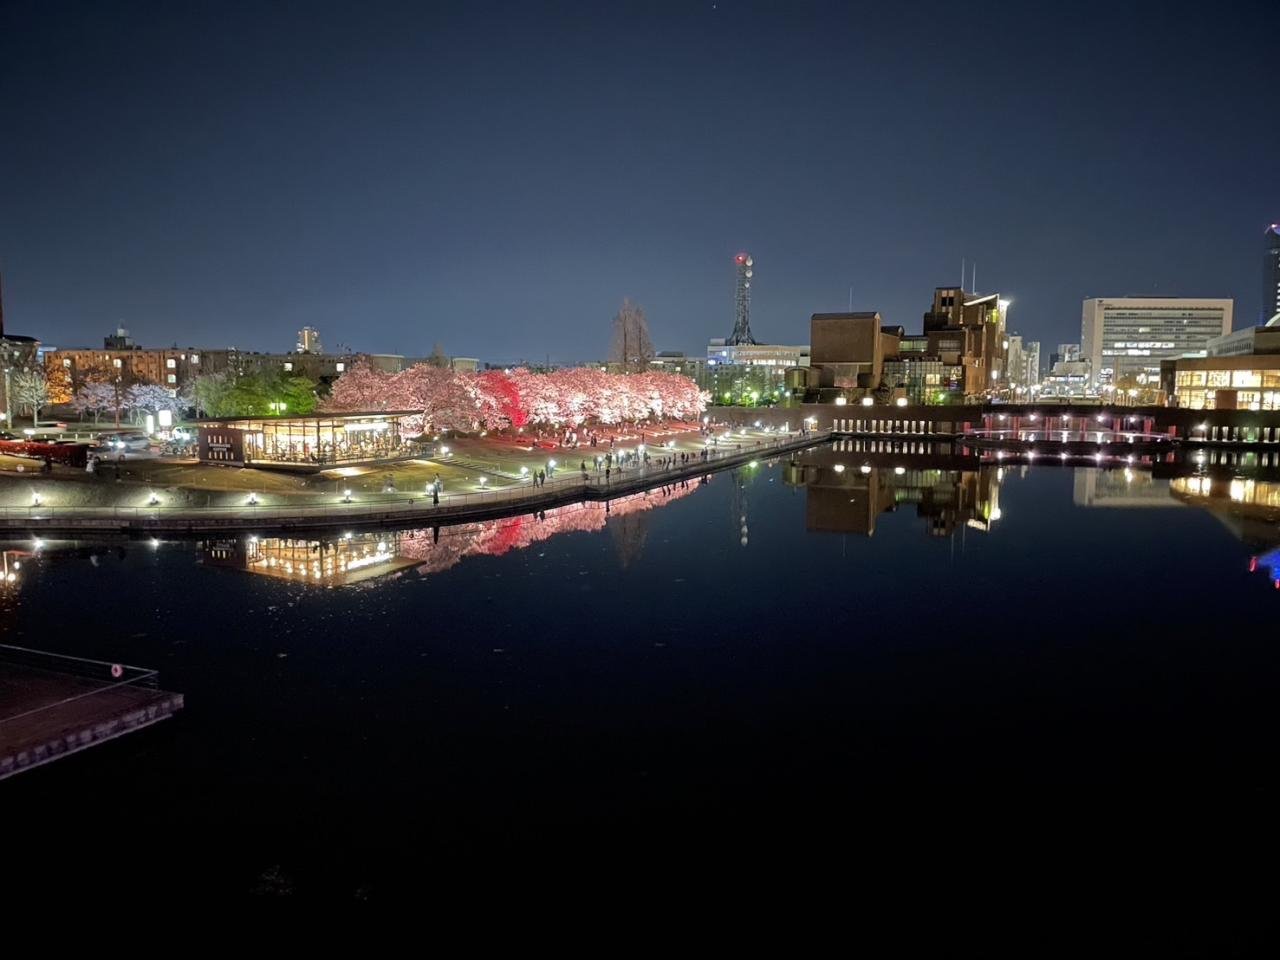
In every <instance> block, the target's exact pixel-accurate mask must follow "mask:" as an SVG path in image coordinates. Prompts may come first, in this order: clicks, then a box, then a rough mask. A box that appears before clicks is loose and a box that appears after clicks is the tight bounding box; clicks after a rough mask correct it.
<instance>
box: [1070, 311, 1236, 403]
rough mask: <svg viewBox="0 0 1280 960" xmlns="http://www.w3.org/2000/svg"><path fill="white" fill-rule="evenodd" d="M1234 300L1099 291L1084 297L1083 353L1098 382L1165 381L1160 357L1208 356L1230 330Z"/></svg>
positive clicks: (1130, 384)
mask: <svg viewBox="0 0 1280 960" xmlns="http://www.w3.org/2000/svg"><path fill="white" fill-rule="evenodd" d="M1232 308H1233V301H1231V300H1229V299H1196V298H1192V297H1160V298H1157V297H1121V298H1117V299H1107V298H1102V297H1097V298H1093V299H1089V300H1086V301H1084V310H1083V313H1082V315H1081V319H1080V340H1081V344H1080V359H1081V360H1084V361H1086V362H1087V363H1088V364H1089V368H1090V382H1091V384H1092V386H1093V387H1094V388H1099V387H1105V386H1115V387H1121V388H1125V387H1128V388H1132V387H1134V386H1141V385H1146V384H1158V383H1159V382H1160V361H1161V360H1171V359H1175V358H1177V357H1183V356H1188V355H1191V356H1201V357H1203V356H1205V351H1206V349H1207V347H1208V344H1209V341H1210V340H1212V339H1213V338H1214V337H1220V336H1223V335H1225V334H1227V333H1229V332H1230V331H1231V313H1232Z"/></svg>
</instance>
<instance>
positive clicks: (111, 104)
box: [0, 0, 1280, 362]
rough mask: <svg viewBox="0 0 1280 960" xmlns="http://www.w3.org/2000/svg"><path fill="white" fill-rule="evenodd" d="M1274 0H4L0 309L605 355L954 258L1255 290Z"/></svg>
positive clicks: (1027, 287) (1268, 213) (1028, 294)
mask: <svg viewBox="0 0 1280 960" xmlns="http://www.w3.org/2000/svg"><path fill="white" fill-rule="evenodd" d="M1277 63H1280V2H1275V0H1272V2H1267V3H1249V2H1239V3H1231V4H1210V3H1202V4H1195V5H1192V4H1168V3H1163V4H1145V5H1141V6H1138V5H1129V4H1123V3H1108V4H1101V5H1097V6H1094V5H1091V4H1082V3H1071V4H1053V5H1050V4H1027V3H1018V4H1008V5H997V4H992V3H974V4H956V3H947V4H939V5H936V6H935V5H925V4H907V3H893V4H883V5H870V4H853V3H848V4H810V3H803V2H790V3H772V4H758V5H757V4H747V3H739V2H733V0H718V2H710V0H708V2H697V3H692V2H690V3H679V4H669V5H664V4H659V3H638V4H622V3H615V2H597V3H591V4H581V5H579V4H565V5H550V4H546V5H544V4H536V3H532V2H529V3H523V4H506V3H493V2H489V3H465V4H464V3H458V4H430V3H424V2H419V3H405V4H393V3H351V4H339V3H329V4H326V3H321V2H318V0H317V2H308V3H302V2H299V3H289V4H286V3H275V4H269V3H264V2H257V3H246V4H238V3H233V2H220V3H216V4H208V5H193V4H186V3H180V2H174V3H158V4H154V5H153V4H130V3H119V2H113V3H102V2H96V3H84V4H78V3H58V2H35V3H10V2H4V0H0V117H2V118H3V131H4V132H3V135H2V136H0V272H2V273H3V276H4V286H5V314H6V326H7V327H8V329H9V330H10V332H15V333H26V334H30V335H34V336H38V337H40V338H41V339H42V340H44V341H45V342H46V343H49V344H53V345H60V346H72V345H83V344H95V343H100V341H101V337H102V335H103V334H105V333H107V332H109V331H110V330H111V329H113V328H114V327H115V326H116V325H117V324H119V323H123V324H124V325H125V326H127V327H129V328H130V329H131V330H132V331H133V333H134V335H135V338H136V339H138V340H139V341H140V342H142V343H144V344H146V345H149V346H164V345H168V344H171V343H174V342H175V341H176V342H179V343H180V344H182V345H197V346H204V347H220V346H229V345H234V346H237V347H240V348H242V349H258V350H286V349H290V348H291V347H292V345H293V342H294V335H295V331H296V330H297V328H298V327H299V326H301V325H302V324H304V323H309V324H312V325H313V326H317V327H319V329H320V331H321V333H322V335H323V337H324V342H325V345H326V347H328V348H330V349H332V348H335V347H337V346H339V345H349V346H350V347H351V348H353V349H355V350H367V351H371V352H395V353H406V354H411V355H422V354H426V353H428V352H430V350H431V347H432V345H433V343H435V342H436V341H439V342H440V343H441V344H442V345H443V347H444V349H445V350H446V351H447V352H449V353H451V354H458V355H464V356H479V357H482V358H484V359H488V360H497V361H504V362H509V361H512V360H515V359H519V358H522V357H525V358H530V359H541V358H543V357H545V356H546V355H548V354H549V355H550V356H551V357H552V358H553V359H555V360H561V361H571V360H578V359H591V358H600V357H603V356H604V355H605V354H606V352H607V349H608V342H609V322H610V318H611V317H612V315H613V314H614V312H615V311H616V309H617V307H618V304H619V303H620V301H621V300H622V298H623V297H624V296H630V297H632V298H633V299H635V300H637V301H639V303H640V304H641V305H642V306H643V307H644V308H645V310H646V311H647V313H648V317H649V323H650V328H651V330H652V332H653V337H654V340H655V341H656V343H657V346H658V348H659V349H685V350H696V351H699V352H700V351H701V350H702V349H704V348H705V341H706V339H707V338H708V337H713V336H727V335H728V334H729V332H730V331H731V329H732V326H733V295H732V294H733V264H732V257H733V254H734V253H736V252H737V251H738V250H749V251H750V252H751V253H752V254H753V255H754V256H755V259H756V286H755V291H754V293H755V297H754V302H753V307H752V326H753V328H754V331H755V333H756V336H757V337H758V338H759V339H762V340H768V341H773V342H784V343H804V342H807V341H808V317H809V315H810V314H811V313H813V312H815V311H824V310H840V309H844V308H846V307H847V305H848V299H849V287H850V285H852V286H853V288H854V305H855V307H856V308H857V309H877V310H879V311H881V313H882V314H883V315H884V317H885V319H886V321H887V322H893V323H901V324H903V325H905V326H906V327H907V328H908V329H918V328H919V326H920V322H921V314H922V313H923V311H924V310H925V309H926V308H927V307H928V305H929V302H930V298H931V293H932V289H933V287H935V286H938V285H941V284H947V283H953V282H955V281H956V280H957V279H958V277H959V274H960V261H961V258H962V257H965V258H968V259H969V260H970V261H971V262H972V261H974V260H976V261H977V264H978V278H977V279H978V286H979V288H981V289H983V290H986V291H990V290H999V291H1000V292H1001V293H1003V294H1005V295H1006V296H1009V297H1011V298H1012V300H1013V307H1012V310H1011V316H1010V325H1011V327H1012V328H1013V329H1015V330H1017V331H1019V332H1021V333H1023V334H1024V335H1025V336H1027V337H1029V338H1031V339H1040V340H1042V341H1044V342H1045V343H1046V346H1045V350H1046V351H1048V350H1051V349H1052V344H1056V343H1057V342H1059V341H1075V340H1078V339H1079V331H1080V301H1081V300H1082V299H1083V298H1085V297H1089V296H1123V295H1126V294H1137V295H1169V296H1172V295H1187V296H1215V297H1216V296H1228V297H1234V298H1236V325H1237V326H1245V325H1248V324H1249V323H1252V322H1254V320H1255V319H1256V317H1257V314H1258V311H1259V308H1260V299H1261V261H1262V235H1263V231H1264V229H1265V227H1266V225H1267V224H1268V223H1270V222H1273V221H1276V220H1280V93H1278V89H1277V71H1276V66H1277Z"/></svg>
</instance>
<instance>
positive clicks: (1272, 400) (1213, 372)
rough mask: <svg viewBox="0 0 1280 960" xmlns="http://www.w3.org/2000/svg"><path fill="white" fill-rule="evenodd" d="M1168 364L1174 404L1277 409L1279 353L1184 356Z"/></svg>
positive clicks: (1193, 407)
mask: <svg viewBox="0 0 1280 960" xmlns="http://www.w3.org/2000/svg"><path fill="white" fill-rule="evenodd" d="M1170 366H1171V367H1172V369H1171V371H1170V374H1171V375H1172V377H1171V378H1172V388H1173V389H1172V391H1171V393H1170V396H1171V397H1172V398H1173V403H1174V405H1175V406H1178V407H1187V408H1189V409H1191V410H1280V355H1276V354H1271V355H1264V356H1244V357H1195V358H1184V359H1181V360H1177V361H1174V362H1173V363H1172V364H1170ZM1168 379H1169V375H1168V374H1167V375H1166V381H1167V380H1168ZM1166 389H1168V386H1166Z"/></svg>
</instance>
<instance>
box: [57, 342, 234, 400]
mask: <svg viewBox="0 0 1280 960" xmlns="http://www.w3.org/2000/svg"><path fill="white" fill-rule="evenodd" d="M107 339H108V340H111V341H112V342H119V341H118V340H114V339H113V338H107ZM233 356H234V352H233V351H230V350H202V349H197V348H194V347H172V348H166V349H159V350H147V349H143V348H141V347H131V348H127V349H103V350H92V349H88V348H81V349H77V348H70V349H59V350H51V351H49V352H48V353H46V354H45V357H44V366H45V371H46V373H47V374H48V375H49V377H50V378H51V379H52V378H53V377H54V376H55V375H57V376H60V377H65V378H69V385H70V387H71V389H73V390H75V389H79V388H80V387H82V386H83V385H84V384H85V383H86V382H87V381H89V380H94V379H96V380H99V381H104V382H105V381H108V380H117V379H118V380H120V381H121V382H122V383H123V384H125V385H126V386H130V385H132V384H135V383H155V384H159V385H160V386H162V387H168V388H169V389H170V390H173V391H174V392H177V391H179V390H181V389H182V388H183V387H184V386H186V384H187V383H188V382H189V381H190V380H192V379H193V378H195V377H198V376H200V375H201V374H205V373H222V372H223V371H225V370H228V369H230V367H231V358H232V357H233Z"/></svg>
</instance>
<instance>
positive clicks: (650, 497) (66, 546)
mask: <svg viewBox="0 0 1280 960" xmlns="http://www.w3.org/2000/svg"><path fill="white" fill-rule="evenodd" d="M774 466H777V467H780V474H781V478H782V480H783V481H784V483H786V484H787V485H789V486H791V487H793V488H796V489H803V491H804V497H805V529H806V530H807V531H810V532H815V533H841V534H854V535H857V536H864V537H870V536H873V535H874V534H875V532H876V526H877V523H878V522H879V520H880V518H881V517H882V516H883V515H885V514H887V513H894V512H897V511H898V510H899V509H901V508H903V507H910V508H914V513H915V516H917V517H918V518H920V519H921V520H923V521H924V522H925V526H926V529H927V532H928V535H929V536H931V537H951V536H953V535H955V534H957V533H960V532H963V531H965V530H978V531H981V532H984V533H990V532H992V531H994V530H995V529H996V528H997V526H998V524H999V521H1001V520H1002V516H1003V515H1002V511H1001V506H1000V503H1001V499H1000V488H1001V486H1002V484H1003V483H1005V482H1006V481H1009V480H1012V479H1014V478H1015V477H1019V476H1022V475H1024V474H1025V473H1026V472H1027V471H1028V470H1031V469H1037V470H1038V469H1049V470H1056V469H1057V468H1056V467H1054V466H1049V467H1047V468H1041V467H1039V466H1037V467H1035V468H1032V467H1029V466H1026V465H1020V466H1002V465H1001V464H1000V460H999V458H998V457H995V456H991V455H990V454H988V453H984V454H982V455H981V456H974V455H968V454H957V453H954V452H952V451H951V450H950V448H949V447H935V446H934V445H933V444H930V443H928V442H912V443H909V444H907V443H887V442H879V441H874V442H868V441H838V442H835V443H832V444H829V445H828V446H826V447H822V448H814V449H810V450H807V451H804V452H803V453H798V454H795V455H793V456H791V457H790V458H788V459H784V460H781V461H773V462H770V463H761V464H752V465H751V466H747V467H743V468H740V469H739V470H737V471H735V472H734V474H733V476H732V478H731V479H729V481H728V482H729V483H730V484H731V487H730V493H731V496H730V498H729V500H730V510H731V512H732V517H731V521H732V525H733V529H734V536H735V540H737V541H738V542H739V543H741V545H742V546H743V547H744V548H745V547H748V546H749V543H750V541H749V539H748V520H749V516H748V509H747V503H748V491H749V487H750V486H751V484H752V483H754V482H756V481H757V480H759V479H762V476H763V475H762V473H761V471H762V470H764V469H770V468H772V467H774ZM1214 470H1216V471H1218V473H1216V474H1215V473H1211V472H1210V471H1214ZM1162 472H1163V473H1164V474H1165V475H1161V474H1162ZM1178 472H1183V473H1184V475H1182V476H1170V475H1169V474H1176V473H1178ZM1245 472H1246V471H1243V470H1242V469H1241V468H1240V467H1239V466H1235V465H1227V464H1218V465H1213V466H1206V465H1203V464H1199V463H1197V462H1191V463H1185V464H1182V463H1179V464H1172V463H1141V464H1135V465H1134V466H1125V467H1122V468H1120V469H1110V470H1100V469H1095V468H1085V467H1076V468H1073V470H1072V502H1073V503H1074V505H1075V506H1077V507H1081V508H1133V509H1152V508H1167V507H1182V506H1188V505H1190V506H1195V507H1199V508H1201V509H1205V510H1208V511H1209V512H1211V513H1212V514H1213V516H1214V517H1215V518H1216V519H1217V520H1219V522H1221V523H1222V524H1223V525H1224V526H1225V527H1226V528H1227V529H1229V530H1230V531H1231V532H1232V534H1233V535H1234V536H1235V537H1236V538H1237V539H1239V540H1241V541H1242V542H1244V543H1247V544H1249V545H1250V546H1251V547H1253V548H1256V549H1257V550H1258V551H1259V554H1265V553H1266V551H1269V550H1271V549H1272V548H1274V547H1276V546H1277V544H1280V527H1278V526H1277V521H1280V478H1277V473H1276V471H1275V470H1269V469H1261V468H1260V469H1255V470H1254V471H1252V472H1251V474H1252V475H1248V476H1246V475H1243V474H1244V473H1245ZM712 480H713V477H711V476H708V477H704V478H702V480H701V481H697V482H695V481H689V482H687V483H682V484H678V485H675V486H672V487H665V488H663V487H660V488H658V489H655V490H650V491H648V492H646V493H641V494H636V495H633V496H630V497H624V498H620V499H618V500H614V501H610V502H608V503H580V504H574V505H571V506H566V507H561V508H558V509H555V510H548V511H545V512H538V513H532V514H525V515H522V516H516V517H508V518H505V519H501V520H493V521H485V522H481V523H466V524H459V525H455V526H440V527H427V528H421V529H412V530H375V531H368V530H366V531H353V532H351V533H345V534H338V533H335V534H334V535H332V536H327V537H326V536H316V537H310V538H292V537H258V536H240V537H231V538H222V539H206V540H202V541H199V543H198V552H197V556H198V558H199V561H200V562H202V563H203V564H205V565H207V566H210V567H218V568H225V569H233V570H239V571H244V572H247V573H253V574H258V575H260V576H264V577H269V578H273V579H277V580H285V581H292V582H295V583H305V584H311V585H315V586H324V587H338V586H345V585H351V584H359V583H362V582H366V581H371V580H375V579H377V578H382V577H386V576H388V575H395V574H398V573H403V572H405V571H408V570H414V571H416V572H418V573H420V574H431V573H437V572H440V571H444V570H448V569H449V568H451V567H453V566H455V565H456V564H458V563H459V562H460V561H461V560H462V559H463V558H465V557H468V556H501V555H502V554H505V553H508V552H510V551H513V550H521V549H523V548H525V547H528V546H531V545H533V544H536V543H539V542H541V541H544V540H547V539H548V538H551V537H554V536H555V535H556V534H560V533H571V532H596V531H601V530H605V529H607V530H608V531H609V533H610V539H611V541H612V545H613V548H614V551H615V554H616V556H617V559H618V562H619V565H620V566H621V567H622V568H623V569H627V568H629V567H631V566H633V565H634V563H635V562H636V560H637V559H638V558H639V557H640V556H641V555H642V554H643V553H644V551H645V548H646V541H647V539H648V517H647V514H648V512H649V511H651V510H653V509H654V508H656V507H660V506H663V505H666V504H668V503H672V502H674V501H676V500H679V499H682V498H684V497H687V496H688V495H689V494H691V493H693V492H694V491H696V490H697V489H698V487H699V486H701V485H702V484H705V483H708V482H711V481H712ZM151 546H152V548H155V547H158V546H159V544H158V543H157V542H156V541H151ZM6 547H7V548H6V549H4V550H3V551H0V602H5V600H4V598H5V597H6V596H8V597H10V599H13V600H16V598H17V591H18V590H19V589H20V588H21V587H22V586H23V581H24V579H29V578H30V577H32V576H38V574H39V570H40V569H41V567H42V565H44V564H46V563H49V562H58V561H62V560H69V559H73V558H79V559H88V560H89V562H91V563H92V564H94V565H95V566H97V565H98V563H99V561H100V560H101V559H104V558H106V557H108V556H111V555H115V556H117V557H119V558H120V559H123V558H124V557H125V555H126V547H125V542H124V541H114V542H91V541H71V540H66V541H58V540H51V541H47V542H45V541H38V540H27V541H23V542H20V543H17V542H15V543H12V544H9V545H6Z"/></svg>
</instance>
